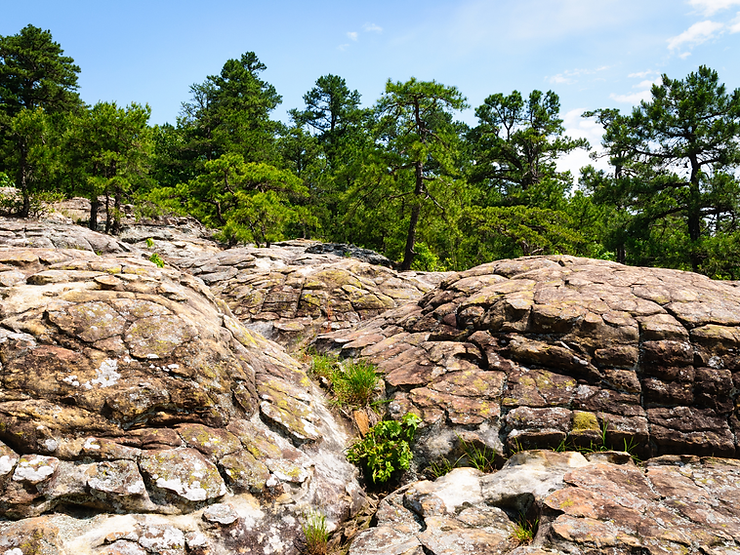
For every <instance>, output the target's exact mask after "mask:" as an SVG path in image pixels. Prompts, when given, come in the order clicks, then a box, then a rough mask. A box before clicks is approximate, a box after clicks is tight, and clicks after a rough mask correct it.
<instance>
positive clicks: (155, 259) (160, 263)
mask: <svg viewBox="0 0 740 555" xmlns="http://www.w3.org/2000/svg"><path fill="white" fill-rule="evenodd" d="M149 262H154V263H155V264H156V265H157V266H159V267H160V268H164V260H162V257H161V256H159V255H158V254H157V253H156V252H155V253H153V254H152V255H151V256H150V257H149Z"/></svg>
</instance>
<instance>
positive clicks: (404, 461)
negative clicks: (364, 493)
mask: <svg viewBox="0 0 740 555" xmlns="http://www.w3.org/2000/svg"><path fill="white" fill-rule="evenodd" d="M420 422H421V419H420V418H419V417H418V416H416V415H415V414H413V413H408V414H406V415H404V416H403V418H401V420H400V422H399V421H396V420H383V421H381V422H379V423H378V424H376V425H375V426H373V427H372V428H370V430H369V431H368V432H367V434H366V435H365V437H364V438H363V439H362V440H360V441H358V442H357V443H355V444H354V445H352V447H350V448H349V450H348V451H347V460H349V461H350V462H351V463H353V464H356V465H358V466H360V467H361V468H362V470H363V472H364V475H365V479H366V480H367V481H368V482H370V483H372V484H375V485H379V484H384V483H386V482H388V481H389V480H390V479H391V477H392V475H393V474H394V473H395V472H397V471H401V470H408V468H409V466H410V464H411V460H412V459H413V453H412V452H411V442H412V441H413V439H414V435H415V434H416V429H417V427H418V425H419V423H420Z"/></svg>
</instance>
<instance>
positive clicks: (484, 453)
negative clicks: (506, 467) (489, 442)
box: [460, 438, 496, 473]
mask: <svg viewBox="0 0 740 555" xmlns="http://www.w3.org/2000/svg"><path fill="white" fill-rule="evenodd" d="M460 441H461V442H462V445H463V449H464V450H465V455H464V457H465V458H466V459H467V460H468V464H469V465H470V466H472V467H473V468H476V469H478V470H480V471H481V472H485V473H491V472H494V471H495V470H496V464H495V463H496V450H495V449H492V448H490V447H488V446H486V445H484V446H483V447H478V446H477V445H475V444H474V443H472V442H467V441H465V440H464V439H462V438H461V439H460ZM461 458H462V457H461Z"/></svg>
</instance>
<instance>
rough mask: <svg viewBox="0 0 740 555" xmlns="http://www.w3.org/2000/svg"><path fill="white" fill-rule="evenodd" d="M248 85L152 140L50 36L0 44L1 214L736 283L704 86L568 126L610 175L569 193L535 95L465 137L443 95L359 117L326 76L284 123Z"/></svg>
mask: <svg viewBox="0 0 740 555" xmlns="http://www.w3.org/2000/svg"><path fill="white" fill-rule="evenodd" d="M265 69H266V67H265V65H264V64H263V63H262V62H261V61H260V60H259V59H258V57H257V55H256V54H255V53H254V52H247V53H245V54H243V55H242V56H241V57H240V58H239V59H231V60H227V61H226V63H225V64H224V65H223V68H222V69H221V71H220V73H219V74H217V75H209V76H206V77H205V79H204V81H203V82H202V83H196V84H194V85H192V86H191V87H190V90H189V91H188V94H189V98H188V99H187V100H186V101H185V102H183V103H182V106H181V111H180V115H179V117H178V119H177V121H176V123H175V124H174V125H172V124H165V125H153V126H152V125H150V124H149V117H150V109H149V107H148V106H147V105H140V104H136V103H132V104H130V105H128V106H118V105H117V104H116V103H115V102H98V103H97V104H95V105H94V106H89V105H86V104H84V103H83V102H82V101H81V99H80V97H79V94H78V92H77V89H78V84H77V75H78V73H79V71H80V68H79V67H78V66H77V65H75V63H74V60H73V59H72V58H71V57H69V56H65V55H64V51H63V50H62V48H61V46H60V45H59V44H58V43H56V42H54V40H53V38H52V36H51V33H50V32H49V31H44V30H42V29H39V28H37V27H34V26H32V25H28V26H27V27H25V28H24V29H22V30H21V31H20V32H19V33H18V34H16V35H12V36H4V37H0V184H3V185H6V186H13V187H15V188H16V190H17V194H15V195H2V196H0V201H1V202H0V209H2V210H3V211H4V212H5V213H6V214H14V215H18V216H28V215H29V214H30V213H32V212H33V210H34V207H35V206H36V205H37V204H38V203H39V202H41V201H43V200H45V199H49V198H57V197H71V196H85V197H87V198H89V199H90V200H91V205H92V209H91V212H90V217H89V221H88V224H89V225H90V227H91V228H93V229H100V228H103V227H104V229H105V231H106V232H108V233H113V234H115V233H118V232H119V231H120V228H121V218H120V214H121V206H122V204H124V203H133V204H135V205H136V206H137V207H139V209H141V210H144V211H149V212H150V213H151V212H152V211H164V210H166V211H172V212H175V213H179V214H189V215H192V216H195V217H196V218H198V219H199V220H200V221H202V222H203V223H204V224H206V225H208V226H210V227H213V228H216V229H218V230H219V238H220V239H221V240H223V241H224V242H226V243H228V244H231V245H235V244H240V243H255V244H257V245H264V246H269V245H270V244H271V243H273V242H275V241H279V240H283V239H287V238H297V237H303V238H313V239H320V240H324V241H336V242H349V243H354V244H356V245H359V246H363V247H367V248H371V249H374V250H377V251H379V252H382V253H383V254H385V255H386V256H388V257H389V258H391V259H393V260H395V261H397V262H398V266H399V268H400V269H402V270H408V269H419V270H444V269H451V270H459V269H464V268H469V267H471V266H474V265H476V264H480V263H483V262H488V261H491V260H495V259H500V258H509V257H517V256H523V255H536V254H556V253H560V254H572V255H579V256H588V257H594V258H605V259H613V260H617V261H619V262H622V263H626V264H633V265H645V266H663V267H672V268H679V269H686V270H693V271H697V272H702V273H704V274H706V275H709V276H711V277H714V278H723V279H740V231H739V230H738V225H739V224H740V221H739V216H740V213H739V211H738V202H739V201H740V190H739V188H738V175H737V168H738V163H739V162H740V144H739V138H740V89H736V90H734V91H727V90H726V88H725V86H724V85H723V84H722V83H721V82H720V80H719V76H718V74H717V72H716V71H714V70H712V69H710V68H708V67H705V66H701V67H699V69H698V70H697V71H696V72H693V73H690V74H689V75H688V76H687V77H685V78H683V79H671V78H669V77H668V76H666V75H664V76H663V77H662V80H661V82H660V83H658V84H656V85H654V86H653V88H652V91H651V99H650V100H648V101H643V102H641V103H640V104H639V105H638V106H635V107H633V109H632V111H631V112H630V113H628V114H622V113H621V112H619V111H618V110H614V109H599V110H594V111H591V112H587V113H585V114H584V117H589V118H594V119H595V120H596V121H598V122H599V124H601V125H602V126H603V129H604V133H603V137H602V147H603V148H602V149H599V150H598V153H594V154H592V156H600V157H604V158H605V159H606V161H607V162H608V168H609V169H608V170H600V169H596V168H594V167H593V166H592V165H589V166H587V167H585V168H582V169H581V170H580V174H579V175H578V176H573V175H571V174H570V172H563V171H559V170H558V167H557V161H558V159H559V158H561V157H562V156H564V155H566V154H568V153H571V152H573V151H574V150H576V149H588V148H590V145H589V144H588V143H587V142H586V141H585V140H584V139H573V138H570V137H567V136H566V135H565V129H564V127H563V120H562V119H561V117H560V100H559V98H558V95H557V94H555V93H554V92H552V91H547V92H542V91H538V90H535V91H532V92H530V93H529V94H528V95H523V94H521V93H520V92H518V91H513V92H511V93H509V94H503V93H497V94H492V95H490V96H489V97H488V98H486V99H485V101H484V102H483V104H482V105H480V106H478V107H477V108H476V109H475V115H476V117H477V120H478V123H477V124H476V125H475V126H469V125H466V124H464V123H462V122H460V121H458V120H457V119H456V116H457V115H458V114H459V113H460V111H461V110H464V109H467V108H468V105H467V102H466V99H465V97H464V96H463V94H462V93H461V92H460V91H459V90H458V89H457V88H455V87H453V86H446V85H443V84H441V83H437V82H436V81H418V80H416V79H414V78H411V79H409V80H408V81H405V82H400V81H398V82H394V81H391V80H389V81H388V82H387V83H386V86H385V92H384V93H383V94H382V95H381V97H380V98H379V99H377V100H376V101H375V103H374V104H373V105H371V106H370V107H362V105H361V97H360V94H359V93H358V92H357V91H356V90H352V89H351V88H350V87H349V86H348V85H347V83H346V82H345V80H344V79H343V78H341V77H339V76H336V75H331V74H329V75H324V76H321V77H319V78H318V79H317V80H316V82H315V84H314V86H313V87H312V88H311V89H310V90H309V91H308V92H307V93H306V94H305V95H304V97H303V101H304V106H302V107H299V108H294V109H292V110H290V111H289V116H290V123H289V124H284V123H281V122H279V121H277V120H275V119H273V112H274V110H275V109H276V107H277V106H278V105H279V104H280V103H281V100H282V99H281V97H280V95H279V94H278V92H277V91H276V90H275V88H274V87H273V86H272V85H270V84H269V83H267V82H266V81H265V80H263V79H262V77H261V75H262V72H263V71H264V70H265ZM574 181H575V183H574ZM101 203H105V204H106V205H107V208H108V210H106V211H104V212H103V213H104V214H106V215H107V216H106V221H105V222H98V220H97V214H98V209H99V208H100V204H101Z"/></svg>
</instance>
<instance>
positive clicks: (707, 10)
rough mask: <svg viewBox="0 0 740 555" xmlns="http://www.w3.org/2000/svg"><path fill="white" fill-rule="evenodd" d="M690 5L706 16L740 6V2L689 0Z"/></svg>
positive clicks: (731, 0) (735, 0)
mask: <svg viewBox="0 0 740 555" xmlns="http://www.w3.org/2000/svg"><path fill="white" fill-rule="evenodd" d="M689 4H690V5H691V6H693V7H694V8H696V9H697V10H698V11H700V12H701V13H703V14H704V15H706V16H710V15H713V14H715V13H717V12H719V11H722V10H726V9H727V8H730V7H732V6H737V5H740V0H689Z"/></svg>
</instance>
